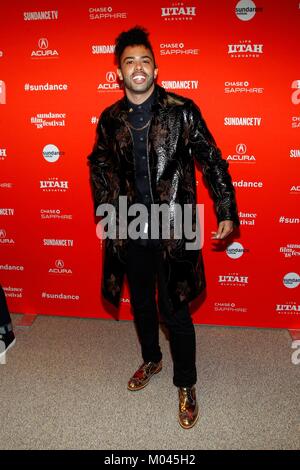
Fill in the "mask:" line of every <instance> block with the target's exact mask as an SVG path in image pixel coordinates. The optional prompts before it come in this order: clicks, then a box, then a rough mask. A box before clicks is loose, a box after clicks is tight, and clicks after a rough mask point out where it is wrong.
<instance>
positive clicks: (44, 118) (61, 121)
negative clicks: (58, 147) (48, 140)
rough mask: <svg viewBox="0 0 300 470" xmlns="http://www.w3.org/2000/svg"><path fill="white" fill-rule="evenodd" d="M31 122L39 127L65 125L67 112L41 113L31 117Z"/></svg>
mask: <svg viewBox="0 0 300 470" xmlns="http://www.w3.org/2000/svg"><path fill="white" fill-rule="evenodd" d="M30 122H31V124H33V125H34V126H35V127H36V128H37V129H43V128H44V127H65V125H66V113H51V112H50V113H44V114H43V113H39V114H36V115H35V116H33V117H31V118H30Z"/></svg>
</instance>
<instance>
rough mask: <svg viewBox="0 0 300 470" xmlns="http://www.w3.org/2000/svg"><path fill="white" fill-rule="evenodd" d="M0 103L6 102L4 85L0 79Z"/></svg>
mask: <svg viewBox="0 0 300 470" xmlns="http://www.w3.org/2000/svg"><path fill="white" fill-rule="evenodd" d="M0 104H6V85H5V82H4V80H0Z"/></svg>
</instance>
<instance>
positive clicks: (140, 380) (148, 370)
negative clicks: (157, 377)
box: [127, 361, 162, 391]
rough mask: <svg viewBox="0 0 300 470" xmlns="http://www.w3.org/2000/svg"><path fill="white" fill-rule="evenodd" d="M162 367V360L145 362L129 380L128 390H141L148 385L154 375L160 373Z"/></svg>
mask: <svg viewBox="0 0 300 470" xmlns="http://www.w3.org/2000/svg"><path fill="white" fill-rule="evenodd" d="M161 369H162V361H160V362H158V363H156V362H144V363H143V364H142V365H141V367H140V368H139V369H138V370H137V371H136V372H135V373H134V375H133V376H132V377H131V379H130V380H129V382H128V386H127V388H128V390H132V391H135V390H141V389H142V388H144V387H146V385H147V384H148V382H149V380H150V379H151V377H152V375H154V374H158V372H160V371H161Z"/></svg>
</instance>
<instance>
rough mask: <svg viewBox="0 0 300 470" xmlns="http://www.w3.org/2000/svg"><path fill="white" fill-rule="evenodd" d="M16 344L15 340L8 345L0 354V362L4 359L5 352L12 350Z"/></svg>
mask: <svg viewBox="0 0 300 470" xmlns="http://www.w3.org/2000/svg"><path fill="white" fill-rule="evenodd" d="M15 343H16V338H15V339H14V340H13V341H12V342H11V343H10V345H9V346H8V347H7V348H6V349H5V351H3V352H2V353H0V360H1V359H2V358H3V357H5V355H6V353H7V351H8V350H9V349H10V348H12V347H13V346H14V345H15Z"/></svg>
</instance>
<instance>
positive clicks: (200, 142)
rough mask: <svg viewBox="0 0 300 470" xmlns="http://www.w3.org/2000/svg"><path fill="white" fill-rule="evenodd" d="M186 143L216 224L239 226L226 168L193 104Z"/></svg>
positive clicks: (233, 191) (197, 109) (232, 189)
mask: <svg viewBox="0 0 300 470" xmlns="http://www.w3.org/2000/svg"><path fill="white" fill-rule="evenodd" d="M188 128H189V132H188V134H189V143H190V145H191V149H192V153H193V157H194V158H195V160H196V161H197V162H198V163H199V165H200V168H201V170H202V173H203V175H204V178H205V180H206V182H207V184H208V186H209V189H210V191H211V195H212V198H213V201H214V206H215V210H216V215H217V220H218V223H219V222H221V221H222V220H232V221H233V222H234V225H235V226H236V227H237V226H239V216H238V212H237V204H236V198H235V188H234V186H233V184H232V179H231V176H230V174H229V172H228V167H229V164H228V162H227V161H226V160H224V159H223V158H222V155H221V151H220V149H219V148H218V147H217V145H216V142H215V140H214V138H213V136H212V134H211V133H210V131H209V130H208V128H207V125H206V123H205V121H204V119H203V117H202V114H201V111H200V109H199V108H198V107H197V106H196V105H195V104H194V103H193V102H192V104H191V107H190V111H189V117H188Z"/></svg>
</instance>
